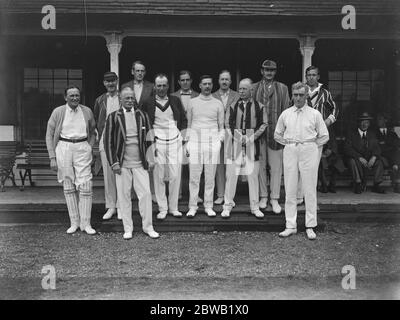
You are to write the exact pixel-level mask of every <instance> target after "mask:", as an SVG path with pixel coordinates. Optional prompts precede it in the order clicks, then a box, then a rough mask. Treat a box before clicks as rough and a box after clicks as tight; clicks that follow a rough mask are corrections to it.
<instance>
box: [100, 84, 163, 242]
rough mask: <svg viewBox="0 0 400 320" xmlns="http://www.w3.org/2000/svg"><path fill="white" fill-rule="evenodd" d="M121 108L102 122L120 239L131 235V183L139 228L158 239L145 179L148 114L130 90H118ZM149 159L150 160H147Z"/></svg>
mask: <svg viewBox="0 0 400 320" xmlns="http://www.w3.org/2000/svg"><path fill="white" fill-rule="evenodd" d="M120 95H121V108H120V109H119V110H117V111H114V112H113V113H111V114H110V115H109V116H108V118H107V121H106V129H105V130H106V132H105V135H104V150H105V152H106V156H107V160H108V162H109V164H110V166H111V168H112V169H113V171H114V173H115V178H116V184H117V197H118V205H119V211H120V212H121V216H122V223H123V225H124V236H123V238H124V239H126V240H128V239H131V238H132V233H133V221H132V200H131V191H132V184H133V187H134V189H135V192H136V194H137V196H138V199H139V213H140V216H141V217H142V230H143V232H144V233H146V234H147V235H149V236H150V237H151V238H158V237H159V234H158V233H157V232H155V231H154V228H153V219H152V204H151V192H150V179H149V173H148V171H147V170H148V169H149V161H148V157H147V153H148V154H150V155H151V153H152V149H151V148H150V149H149V147H150V145H151V144H152V142H153V141H154V136H153V133H152V128H151V124H150V120H149V117H148V115H147V114H146V113H145V112H143V111H141V110H140V109H139V108H138V107H137V105H136V103H135V97H134V92H133V89H132V88H130V87H126V88H124V89H122V90H121V94H120ZM150 161H153V160H152V159H150Z"/></svg>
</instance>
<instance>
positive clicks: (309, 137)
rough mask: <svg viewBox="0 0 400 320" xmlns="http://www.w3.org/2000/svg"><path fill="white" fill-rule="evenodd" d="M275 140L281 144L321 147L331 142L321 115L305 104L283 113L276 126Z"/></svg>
mask: <svg viewBox="0 0 400 320" xmlns="http://www.w3.org/2000/svg"><path fill="white" fill-rule="evenodd" d="M274 139H275V140H276V141H277V142H279V143H280V144H283V145H287V144H292V143H300V144H302V143H307V142H315V143H316V144H317V145H318V146H319V147H320V146H322V145H324V144H325V143H326V142H328V140H329V133H328V129H327V127H326V125H325V122H324V120H323V118H322V115H321V113H320V112H319V111H318V110H315V109H313V108H311V107H310V106H308V105H307V104H305V105H304V106H303V107H301V108H297V107H296V106H293V107H290V108H289V109H286V110H284V111H283V112H282V114H281V115H280V116H279V119H278V122H277V124H276V128H275V132H274Z"/></svg>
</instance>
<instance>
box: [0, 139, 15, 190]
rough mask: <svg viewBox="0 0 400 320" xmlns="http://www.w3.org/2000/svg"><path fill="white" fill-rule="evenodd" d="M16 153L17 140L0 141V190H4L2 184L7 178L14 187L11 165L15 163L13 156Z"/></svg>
mask: <svg viewBox="0 0 400 320" xmlns="http://www.w3.org/2000/svg"><path fill="white" fill-rule="evenodd" d="M16 155H17V142H16V141H2V142H0V183H1V192H4V191H5V190H4V184H5V182H6V180H7V179H11V181H12V184H13V186H14V187H16V186H17V185H16V183H15V177H14V172H13V167H14V164H15V157H16Z"/></svg>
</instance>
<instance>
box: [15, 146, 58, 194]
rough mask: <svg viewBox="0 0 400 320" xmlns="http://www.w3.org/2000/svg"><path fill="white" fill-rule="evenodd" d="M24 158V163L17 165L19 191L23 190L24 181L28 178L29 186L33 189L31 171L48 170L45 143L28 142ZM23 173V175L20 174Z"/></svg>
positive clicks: (47, 155)
mask: <svg viewBox="0 0 400 320" xmlns="http://www.w3.org/2000/svg"><path fill="white" fill-rule="evenodd" d="M26 153H27V155H26V158H25V161H24V163H18V164H17V169H19V176H20V178H21V184H22V185H21V187H20V190H21V191H23V190H24V188H25V179H26V177H28V178H29V184H30V185H31V186H32V187H34V186H35V183H34V182H33V181H32V170H47V171H48V170H50V159H49V154H48V152H47V148H46V143H45V142H44V141H30V142H28V144H27V147H26ZM22 171H24V173H22Z"/></svg>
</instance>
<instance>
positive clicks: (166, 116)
mask: <svg viewBox="0 0 400 320" xmlns="http://www.w3.org/2000/svg"><path fill="white" fill-rule="evenodd" d="M156 101H157V102H158V103H159V104H161V105H162V106H165V105H166V104H167V102H168V97H167V96H166V97H164V98H163V99H162V98H160V97H159V96H156ZM153 128H154V134H155V135H156V137H157V138H158V139H157V143H162V144H170V143H172V142H176V139H174V138H178V137H179V135H180V132H179V130H178V128H177V126H176V122H175V120H174V113H173V111H172V108H171V106H168V108H167V109H166V110H164V111H162V110H161V109H160V108H159V107H157V106H156V107H155V114H154V124H153ZM171 139H172V140H171ZM167 140H168V141H167Z"/></svg>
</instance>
